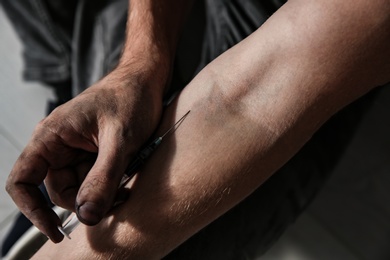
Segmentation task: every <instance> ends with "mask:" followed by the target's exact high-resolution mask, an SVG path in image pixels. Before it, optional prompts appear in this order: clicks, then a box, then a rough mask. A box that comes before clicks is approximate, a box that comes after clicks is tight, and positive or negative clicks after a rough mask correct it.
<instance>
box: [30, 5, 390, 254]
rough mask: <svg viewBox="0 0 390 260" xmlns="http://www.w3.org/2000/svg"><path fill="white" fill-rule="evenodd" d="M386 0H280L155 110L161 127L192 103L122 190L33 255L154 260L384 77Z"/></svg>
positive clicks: (387, 71)
mask: <svg viewBox="0 0 390 260" xmlns="http://www.w3.org/2000/svg"><path fill="white" fill-rule="evenodd" d="M387 3H388V2H387V1H375V2H370V3H368V2H367V1H342V2H340V1H303V0H296V1H293V0H291V1H289V2H288V3H287V4H286V5H284V6H283V7H282V8H281V9H280V10H279V11H278V12H276V14H275V15H274V16H272V17H271V18H270V19H269V20H268V21H267V22H266V23H265V24H264V26H262V27H261V28H260V29H259V30H258V31H256V32H255V33H254V34H252V35H251V36H250V37H248V38H247V39H245V40H244V41H243V42H241V43H240V44H238V45H237V46H235V47H234V48H232V49H231V50H229V51H227V52H226V53H225V54H223V55H222V56H220V57H219V58H218V59H217V60H215V61H214V62H212V63H211V64H210V65H209V66H208V67H207V68H205V69H204V70H203V71H202V72H201V73H200V74H199V75H198V76H197V77H196V78H195V79H194V80H193V81H192V82H191V83H190V84H189V85H188V86H187V87H186V88H185V90H184V91H183V92H182V93H181V95H180V96H179V97H178V98H177V100H176V101H175V103H174V104H172V105H171V106H170V107H169V108H168V109H167V110H166V111H165V112H164V116H163V121H162V123H161V125H160V127H159V130H158V131H159V133H162V132H164V130H165V129H167V127H168V126H170V125H172V123H173V122H175V121H177V120H178V119H179V118H180V117H181V116H182V115H183V114H185V113H186V112H187V111H188V110H191V114H190V116H188V117H187V118H186V120H185V121H184V122H183V124H182V125H181V126H180V128H179V129H178V131H176V132H174V133H173V134H172V135H170V136H169V138H167V139H165V140H164V143H163V144H162V145H161V146H160V147H159V149H158V150H157V151H156V152H155V153H154V154H153V156H152V157H151V158H150V160H149V161H148V163H147V164H146V165H145V167H144V168H143V169H142V170H141V172H140V174H139V175H138V176H137V178H136V179H135V182H134V184H133V185H132V186H131V196H130V197H129V199H128V200H127V201H126V202H125V203H124V204H123V205H122V206H121V207H119V208H117V209H115V210H114V211H113V212H112V213H113V214H112V215H110V216H109V217H107V218H105V219H103V220H102V222H101V223H99V224H98V225H97V226H95V227H86V226H80V227H79V228H78V229H76V231H75V232H74V233H73V234H72V240H65V241H63V242H62V243H61V244H60V245H58V246H55V245H53V244H50V243H48V244H46V245H45V246H44V247H43V248H42V249H41V251H39V252H38V253H37V255H36V258H37V259H38V258H40V257H44V256H46V257H49V258H54V257H57V258H58V257H59V258H61V252H67V256H66V257H67V258H99V257H100V258H113V259H124V258H127V259H128V258H132V257H133V258H140V259H159V258H161V257H162V256H164V255H166V254H167V253H169V252H170V251H171V250H173V249H174V248H175V247H177V246H178V245H179V244H180V243H182V242H183V241H185V240H186V239H187V238H188V237H190V236H191V235H193V234H194V233H196V232H197V231H198V230H199V229H201V228H203V227H204V226H205V225H207V224H208V223H210V222H211V221H213V220H214V219H216V218H217V217H219V216H220V215H221V214H223V213H224V212H226V211H227V210H228V209H230V208H231V207H233V206H234V205H236V204H237V203H238V202H239V201H241V200H242V199H243V198H245V197H246V196H247V195H248V194H250V193H251V192H252V191H253V190H254V189H256V188H257V187H258V186H259V185H261V184H262V183H263V182H264V180H266V179H267V178H268V177H269V176H270V175H272V173H273V172H274V171H276V170H277V169H278V168H279V167H281V166H282V165H283V164H284V163H285V162H286V161H287V160H288V159H289V158H291V157H292V156H293V155H294V153H295V152H296V151H298V150H299V149H300V147H301V146H302V145H303V144H304V143H305V142H306V141H307V140H308V139H309V138H310V137H311V135H312V134H313V133H314V132H315V131H316V130H317V129H318V127H320V126H321V124H323V123H324V122H325V121H326V120H327V119H328V118H329V117H330V116H331V115H333V114H334V113H336V112H337V111H338V110H340V109H341V108H342V107H344V106H345V105H347V104H349V103H350V102H352V101H353V100H355V99H357V98H359V97H360V96H361V95H364V94H365V93H367V92H368V91H370V90H371V89H372V88H374V87H375V86H376V85H379V84H381V83H385V82H387V81H390V78H389V75H390V64H389V60H390V50H389V48H388V42H389V41H390V35H389V34H390V30H387V29H389V27H390V18H389V14H390V10H388V9H389V8H390V7H388V4H387ZM351 7H353V9H351ZM314 14H316V15H315V16H314ZM318 14H320V15H318ZM363 14H364V16H365V19H358V18H361V16H362V15H363ZM367 32H369V33H367ZM329 39H330V40H329ZM351 43H352V44H351ZM365 46H371V47H372V48H370V49H369V50H367V51H366V48H365ZM346 65H348V67H347V68H346V67H345V66H346ZM102 237H104V238H107V239H104V240H103V239H101V238H102ZM68 253H69V254H68Z"/></svg>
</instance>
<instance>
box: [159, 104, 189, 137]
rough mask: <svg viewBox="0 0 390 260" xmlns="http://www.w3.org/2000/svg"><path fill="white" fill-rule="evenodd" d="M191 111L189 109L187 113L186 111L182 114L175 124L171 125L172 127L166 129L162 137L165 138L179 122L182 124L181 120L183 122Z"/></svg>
mask: <svg viewBox="0 0 390 260" xmlns="http://www.w3.org/2000/svg"><path fill="white" fill-rule="evenodd" d="M190 112H191V110H188V112H187V113H185V115H184V116H182V117H181V118H180V119H179V120H178V121H177V122H176V123H175V124H174V125H173V126H171V128H169V129H168V131H166V132H165V133H164V134H163V135H162V136H161V139H163V138H164V137H165V136H166V135H167V134H169V133H170V132H171V131H172V130H174V129H176V126H177V125H178V124H180V123H181V122H183V120H184V119H185V118H186V117H187V116H188V114H189V113H190Z"/></svg>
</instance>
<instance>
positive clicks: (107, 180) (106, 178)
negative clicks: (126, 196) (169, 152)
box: [76, 133, 128, 225]
mask: <svg viewBox="0 0 390 260" xmlns="http://www.w3.org/2000/svg"><path fill="white" fill-rule="evenodd" d="M113 136H114V137H115V136H117V135H111V134H108V133H106V134H102V135H101V140H100V143H99V154H98V157H97V160H96V162H95V164H94V166H93V167H92V169H91V171H90V172H89V173H88V175H87V176H86V178H85V180H84V182H83V184H82V186H81V187H80V190H79V193H78V196H77V199H76V213H77V215H78V218H79V219H80V221H81V222H83V223H84V224H86V225H95V224H97V223H99V222H100V220H101V219H102V218H103V217H104V216H105V215H106V213H107V212H108V211H109V210H110V209H111V207H112V205H113V201H114V198H115V196H116V194H117V189H118V186H119V183H120V180H121V178H122V176H123V173H124V171H125V168H126V164H127V162H128V161H127V160H126V158H127V156H126V153H125V152H124V148H123V146H124V141H122V140H121V139H120V138H113Z"/></svg>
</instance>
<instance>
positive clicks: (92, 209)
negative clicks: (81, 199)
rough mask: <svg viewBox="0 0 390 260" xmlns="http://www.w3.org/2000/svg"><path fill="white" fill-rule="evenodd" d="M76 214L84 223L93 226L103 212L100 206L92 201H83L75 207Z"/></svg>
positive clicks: (101, 216)
mask: <svg viewBox="0 0 390 260" xmlns="http://www.w3.org/2000/svg"><path fill="white" fill-rule="evenodd" d="M77 216H78V218H79V219H80V221H81V222H83V223H84V224H86V225H89V226H93V225H96V224H97V223H99V222H100V220H101V219H102V218H103V212H102V211H101V206H100V207H99V206H98V205H96V204H95V203H93V202H85V203H84V204H82V205H80V206H78V207H77Z"/></svg>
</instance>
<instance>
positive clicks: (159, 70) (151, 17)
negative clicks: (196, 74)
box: [119, 0, 194, 95]
mask: <svg viewBox="0 0 390 260" xmlns="http://www.w3.org/2000/svg"><path fill="white" fill-rule="evenodd" d="M193 2H194V0H184V1H178V0H165V1H156V0H142V1H129V15H128V21H127V31H126V41H125V46H124V49H123V54H122V57H121V59H120V63H119V67H120V68H122V69H123V71H124V73H126V68H127V67H129V66H128V65H130V67H133V65H134V64H137V66H138V70H139V71H144V70H147V69H149V68H152V69H151V70H150V69H149V70H148V73H150V74H152V75H153V78H155V79H156V80H155V81H156V82H158V84H156V85H157V86H153V87H155V88H158V90H161V91H159V93H160V94H161V95H162V94H163V92H164V89H165V88H166V86H167V84H168V83H169V82H168V81H169V76H170V73H171V68H172V64H173V61H174V58H175V53H176V45H177V42H178V40H179V38H180V32H181V30H182V27H183V24H184V23H185V21H186V17H187V15H188V13H189V12H190V9H191V7H192V3H193Z"/></svg>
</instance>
